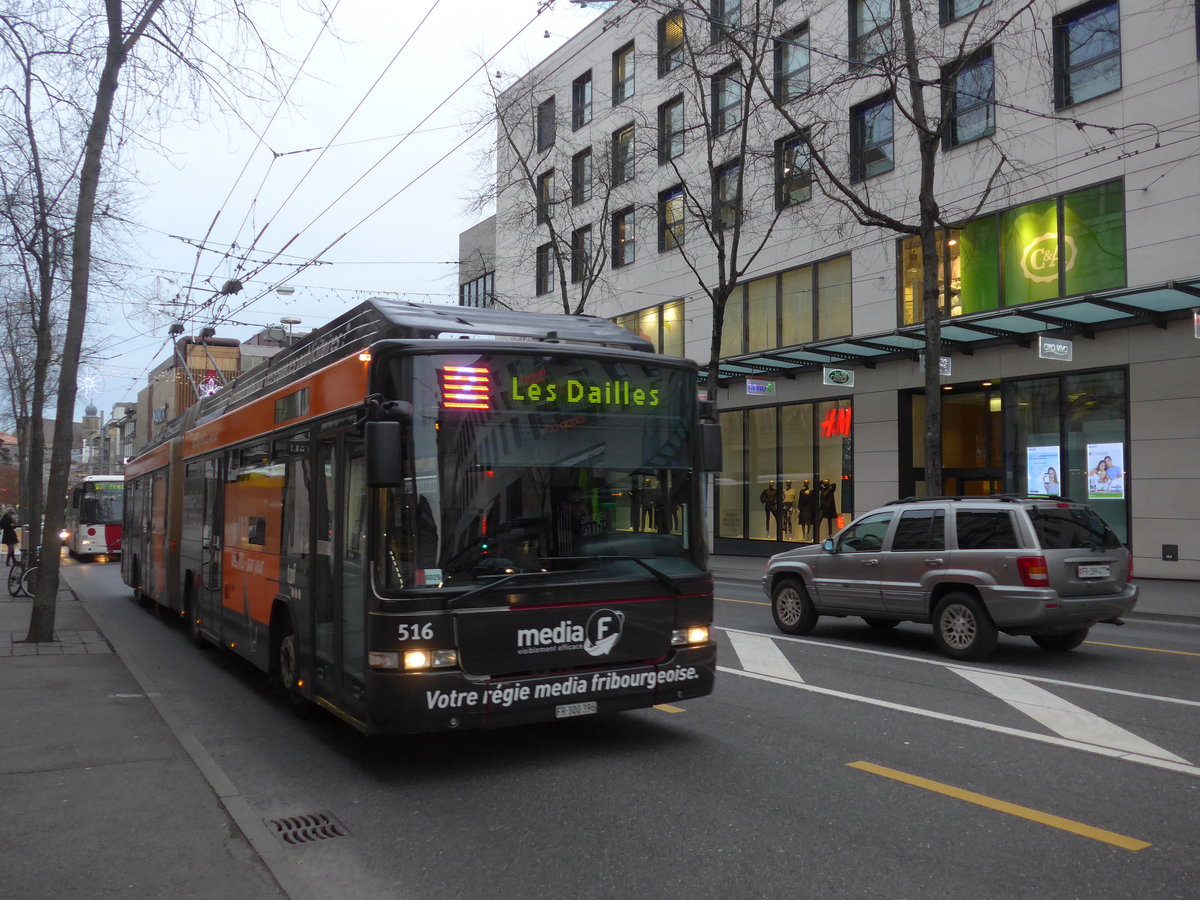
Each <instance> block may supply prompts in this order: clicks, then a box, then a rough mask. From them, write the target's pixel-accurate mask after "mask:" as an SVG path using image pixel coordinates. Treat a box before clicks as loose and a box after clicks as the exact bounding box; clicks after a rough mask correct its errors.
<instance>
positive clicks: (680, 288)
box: [494, 0, 1200, 579]
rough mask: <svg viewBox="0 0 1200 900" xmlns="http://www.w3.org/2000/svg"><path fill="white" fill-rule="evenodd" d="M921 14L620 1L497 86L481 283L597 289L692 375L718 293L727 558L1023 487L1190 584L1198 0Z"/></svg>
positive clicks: (1198, 322)
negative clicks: (934, 405) (931, 410)
mask: <svg viewBox="0 0 1200 900" xmlns="http://www.w3.org/2000/svg"><path fill="white" fill-rule="evenodd" d="M912 7H913V8H914V10H915V13H914V20H913V23H912V24H913V28H912V30H911V31H912V34H913V35H914V39H913V40H912V41H911V42H906V41H905V39H904V33H905V29H904V28H903V27H902V26H903V25H904V23H903V22H902V21H901V20H900V18H899V13H900V4H899V3H896V2H889V0H840V2H833V3H822V4H815V3H809V2H804V0H782V2H773V0H759V2H735V0H724V2H720V0H717V2H710V0H703V2H695V0H682V2H680V3H679V4H674V3H647V2H638V3H635V2H631V0H630V2H618V3H616V4H614V5H613V6H612V7H611V8H609V9H608V10H607V11H606V12H605V13H604V14H603V15H601V16H599V17H598V18H597V19H596V20H595V21H594V22H593V23H592V24H590V25H589V26H588V27H587V28H585V29H584V30H583V31H582V32H580V33H579V34H578V35H576V36H575V37H574V38H572V39H571V40H570V41H568V42H567V43H566V44H565V45H564V46H563V47H562V48H561V49H560V50H558V51H557V52H556V53H554V54H553V55H552V56H550V57H549V58H548V59H546V60H545V61H543V62H542V63H541V64H539V65H538V66H537V67H535V68H534V69H533V70H532V71H530V72H529V73H527V74H526V75H524V76H523V77H522V78H520V79H519V80H516V81H514V83H512V84H511V86H509V87H508V88H507V90H506V91H505V92H504V93H503V94H502V95H501V98H500V103H499V108H498V112H499V115H500V126H499V129H498V142H497V170H498V180H497V187H498V195H497V207H496V218H495V233H496V238H495V247H496V249H495V278H494V289H495V294H496V297H497V298H498V299H499V300H500V301H503V302H506V303H508V304H509V305H523V306H534V307H540V308H543V309H555V308H559V309H561V308H562V307H563V304H562V302H561V301H562V298H563V297H564V296H566V297H568V298H569V299H571V300H578V299H580V298H585V299H586V305H585V310H586V311H587V312H589V313H591V314H594V315H602V316H607V317H612V318H614V319H616V320H617V321H619V322H621V323H622V324H625V325H627V326H628V327H632V328H634V329H636V330H638V331H641V332H642V333H644V334H646V335H647V336H648V337H650V338H651V339H652V340H654V341H655V342H656V344H657V345H658V346H659V348H660V349H662V350H663V351H664V352H670V353H677V354H681V355H686V356H689V357H691V358H693V359H696V360H698V361H700V362H701V364H702V365H705V366H707V364H708V361H709V359H710V344H711V335H712V332H713V310H714V295H715V296H717V297H718V299H720V298H721V297H723V296H727V297H728V300H727V302H726V304H725V307H724V317H723V318H724V321H723V332H722V334H723V337H722V340H721V344H720V365H719V368H718V370H717V371H716V372H714V373H710V374H712V376H713V377H715V378H716V380H717V385H718V391H717V398H718V403H719V408H720V410H721V413H720V415H721V422H722V426H723V434H724V440H725V463H726V469H725V471H724V472H723V473H721V475H720V477H719V478H718V479H717V483H716V488H715V490H714V492H713V493H714V497H713V502H714V509H713V520H712V524H713V532H714V534H713V539H714V546H715V548H716V549H717V550H718V551H719V552H732V553H748V554H758V553H761V554H765V553H768V552H773V551H775V550H777V549H778V548H779V547H781V546H785V545H788V544H791V543H795V542H798V541H803V540H811V539H814V538H817V537H824V536H825V535H827V534H828V533H829V531H830V529H832V528H836V527H837V526H838V525H839V524H841V523H844V522H846V521H848V520H849V519H850V518H851V517H852V516H853V515H854V514H855V513H856V512H862V511H864V510H866V509H869V508H872V507H874V506H877V505H880V504H882V503H884V502H887V501H888V500H892V499H895V498H896V497H902V496H907V495H913V494H925V493H942V494H951V495H960V494H961V495H971V494H990V493H999V492H1028V493H1034V494H1046V495H1054V494H1061V495H1067V496H1070V497H1072V498H1077V499H1086V500H1088V501H1089V502H1091V503H1093V504H1094V505H1095V507H1096V508H1097V509H1098V510H1099V511H1100V512H1101V513H1102V514H1103V515H1104V517H1105V518H1106V519H1107V521H1108V522H1109V523H1110V524H1111V525H1112V527H1113V528H1114V529H1115V530H1116V531H1117V533H1118V534H1119V535H1120V536H1121V537H1122V538H1123V539H1124V540H1126V541H1127V542H1128V543H1129V545H1130V546H1131V548H1132V549H1133V552H1134V556H1135V565H1136V570H1137V572H1138V574H1139V575H1141V576H1150V577H1164V578H1184V579H1200V502H1198V500H1200V469H1198V468H1197V466H1196V465H1195V464H1194V462H1193V460H1194V459H1196V458H1200V378H1198V377H1197V376H1200V314H1197V313H1195V312H1194V310H1195V309H1197V308H1200V162H1198V161H1197V160H1198V159H1200V65H1198V55H1200V5H1197V4H1194V3H1182V4H1181V3H1179V2H1178V0H1141V2H1138V3H1134V2H1132V0H1099V2H1087V3H1082V4H1079V3H1074V2H1070V0H1057V2H1051V0H1044V2H1043V0H1035V2H1024V3H1021V2H1013V0H992V2H990V3H988V2H981V0H936V2H923V0H912ZM906 50H911V51H912V55H911V60H912V62H913V64H914V65H915V66H916V67H917V70H918V71H919V73H920V80H921V83H922V85H923V90H922V92H921V93H922V97H923V99H924V100H925V102H926V103H927V104H929V110H928V111H927V120H926V121H928V122H931V123H932V124H933V126H934V131H933V132H932V136H931V138H930V140H931V141H932V142H933V144H932V145H933V146H934V149H935V151H936V152H935V153H934V154H933V165H934V167H935V168H934V169H933V170H932V176H931V177H932V182H930V183H932V185H933V189H932V190H931V191H928V192H926V194H925V196H926V197H930V196H931V197H932V198H933V199H935V200H936V201H937V204H938V208H939V211H940V215H941V222H942V227H941V228H940V229H939V230H938V232H937V242H938V255H939V256H940V259H939V266H938V269H939V297H940V303H941V307H942V319H941V333H942V337H943V348H942V358H941V360H940V361H939V367H940V370H941V385H940V387H941V391H942V404H943V426H942V448H943V466H944V471H943V483H942V484H941V485H929V484H926V482H925V474H924V459H923V453H924V450H923V447H924V433H925V425H924V408H925V388H924V384H925V379H924V374H923V363H924V355H923V351H924V348H925V342H926V325H925V317H924V315H923V310H922V306H921V274H922V262H921V260H922V257H921V254H920V244H919V239H918V237H917V236H916V235H915V234H913V233H911V232H913V231H914V230H915V225H916V224H917V223H918V222H919V216H918V211H919V202H920V199H921V196H922V195H921V192H920V186H921V183H922V175H923V172H924V173H925V174H926V175H928V174H929V171H930V170H929V169H925V170H923V168H922V155H921V153H920V149H919V145H918V140H919V139H918V129H917V126H916V124H915V123H914V121H913V119H914V115H913V94H912V90H911V86H910V84H909V81H908V79H907V73H908V71H909V70H908V68H907V67H906V62H907V60H906V56H905V51H906ZM906 229H907V231H906ZM731 282H732V284H733V286H732V289H731V290H728V291H725V287H727V286H728V285H729V284H730V283H731Z"/></svg>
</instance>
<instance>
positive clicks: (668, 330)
mask: <svg viewBox="0 0 1200 900" xmlns="http://www.w3.org/2000/svg"><path fill="white" fill-rule="evenodd" d="M613 321H615V322H616V323H617V324H618V325H620V326H621V327H622V328H624V329H626V330H628V331H632V332H633V333H634V334H637V335H640V336H642V337H644V338H645V339H646V340H648V341H650V343H652V344H653V345H654V349H655V350H657V351H658V352H659V353H664V354H666V355H667V356H683V301H682V300H672V301H671V302H670V303H660V304H658V305H657V306H651V307H648V308H647V309H639V310H636V311H635V312H629V313H624V314H623V315H620V316H617V317H616V319H614V320H613Z"/></svg>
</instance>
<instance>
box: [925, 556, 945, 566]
mask: <svg viewBox="0 0 1200 900" xmlns="http://www.w3.org/2000/svg"><path fill="white" fill-rule="evenodd" d="M944 562H945V560H944V559H942V558H941V557H940V556H935V557H932V558H930V559H927V560H925V565H927V566H940V565H941V564H942V563H944Z"/></svg>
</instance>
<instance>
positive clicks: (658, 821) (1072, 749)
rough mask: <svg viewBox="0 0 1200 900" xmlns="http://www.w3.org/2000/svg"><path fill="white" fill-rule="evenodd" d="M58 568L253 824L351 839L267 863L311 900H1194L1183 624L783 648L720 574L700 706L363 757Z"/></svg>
mask: <svg viewBox="0 0 1200 900" xmlns="http://www.w3.org/2000/svg"><path fill="white" fill-rule="evenodd" d="M67 566H68V568H67V569H66V570H65V574H66V576H67V578H68V581H69V582H70V583H71V585H72V586H73V587H74V588H75V590H76V592H77V593H78V594H79V595H80V596H81V598H82V599H84V600H85V602H87V603H88V604H89V607H90V608H92V609H94V610H95V612H96V614H97V616H98V617H99V618H100V619H101V622H102V626H103V627H104V628H105V629H106V631H108V632H109V633H110V636H111V637H115V638H116V639H117V640H118V641H119V644H120V646H121V647H122V650H123V652H125V653H126V654H129V655H131V656H132V657H133V658H134V660H135V663H136V665H137V666H139V667H140V669H141V671H142V672H143V673H144V675H145V677H147V678H148V679H149V680H150V681H151V682H153V684H154V686H156V687H157V689H158V690H159V691H161V693H162V695H163V697H164V699H165V701H166V702H167V703H168V704H170V707H171V709H172V710H173V711H174V713H175V715H176V717H177V718H178V721H179V723H180V727H181V728H183V729H184V730H186V731H187V732H188V734H190V735H191V736H192V737H194V738H195V740H196V741H198V742H199V744H200V745H201V746H202V747H203V748H204V750H205V751H207V753H208V755H209V756H210V757H211V759H212V760H214V761H215V763H216V764H217V765H218V766H219V767H220V770H221V772H223V774H224V776H226V777H228V778H229V779H230V780H231V781H232V782H233V783H234V784H235V785H236V786H237V788H238V789H239V790H240V791H241V793H242V795H243V796H244V797H245V798H246V799H247V801H248V802H249V804H250V806H251V808H252V810H253V812H254V814H255V815H257V816H258V817H260V818H262V819H267V820H270V819H278V818H283V817H287V816H294V815H300V814H306V813H315V812H322V811H325V812H329V813H332V814H333V815H334V816H336V817H337V819H338V820H340V822H341V823H343V824H344V825H345V827H346V828H347V829H348V831H349V834H348V835H347V836H345V837H341V838H336V839H333V840H328V841H322V842H317V843H312V844H308V845H305V846H302V847H296V848H291V849H288V850H287V851H285V856H284V862H283V863H282V864H283V865H286V866H293V867H295V868H294V870H293V872H292V873H291V876H292V877H295V876H296V873H299V877H300V878H302V879H303V881H304V882H305V883H306V884H307V885H308V886H310V887H311V890H312V895H313V896H317V897H335V896H336V897H347V898H350V897H364V898H368V897H369V898H372V900H377V898H379V897H381V896H383V897H397V898H401V897H419V898H442V897H446V898H464V897H468V898H474V897H481V898H483V897H486V898H508V897H512V898H522V900H526V898H531V897H571V898H608V897H612V898H630V897H638V898H643V897H645V898H653V897H687V898H708V897H712V898H742V897H789V898H792V897H797V896H799V897H837V896H842V897H856V898H857V897H921V898H937V897H955V898H961V897H972V898H990V897H1017V896H1035V895H1036V896H1038V897H1083V896H1086V897H1130V896H1153V897H1156V898H1169V897H1180V898H1183V897H1194V896H1196V875H1197V868H1196V867H1197V859H1200V623H1167V622H1155V621H1146V620H1140V621H1135V620H1130V623H1129V624H1128V625H1126V626H1125V627H1124V628H1115V627H1098V628H1097V629H1095V630H1093V632H1092V635H1091V639H1090V641H1089V642H1088V643H1086V644H1084V645H1083V646H1082V647H1081V648H1079V649H1077V650H1074V651H1071V652H1069V653H1050V652H1047V651H1044V650H1041V649H1039V648H1037V647H1036V646H1035V645H1034V644H1033V643H1032V641H1030V640H1029V639H1028V638H1007V637H1001V640H1000V644H999V646H998V648H997V650H996V653H995V654H994V655H993V656H992V657H991V658H990V659H988V660H987V661H986V662H985V663H980V664H954V665H951V664H949V663H948V662H947V661H946V660H944V659H943V658H942V657H940V656H938V655H937V653H936V651H935V650H934V647H933V642H932V638H931V636H930V634H929V629H928V627H925V626H917V625H911V624H904V625H901V626H900V627H898V628H896V629H894V630H891V631H885V632H880V631H875V630H872V629H870V628H868V627H866V626H865V625H864V624H863V623H862V622H861V621H860V620H856V619H844V620H822V621H821V624H819V625H818V627H817V629H816V631H815V632H814V633H813V634H812V635H811V636H809V637H806V638H800V639H797V638H790V637H787V636H785V635H782V634H780V633H779V632H778V631H776V629H775V628H774V625H773V624H772V622H771V618H770V610H769V607H768V606H767V605H766V598H765V597H763V596H762V595H761V594H760V593H759V592H758V591H757V590H756V589H755V588H754V587H752V586H750V585H746V584H738V583H733V582H729V583H718V589H717V595H718V597H719V598H721V599H720V600H719V601H718V603H717V614H716V619H717V622H716V624H717V626H718V628H717V629H716V636H717V640H718V641H719V643H720V648H719V654H720V657H719V660H720V665H721V671H720V673H719V676H718V683H717V690H716V692H715V693H714V694H713V695H712V696H710V697H706V698H701V699H697V700H692V701H688V702H687V703H685V704H684V707H685V708H684V709H682V710H681V711H668V710H662V709H652V710H645V711H639V712H634V713H624V714H621V715H618V716H614V717H604V718H596V719H580V720H571V721H567V722H562V723H555V724H553V725H548V726H537V727H531V728H522V729H509V730H501V731H497V732H488V733H479V732H474V733H461V734H453V735H436V736H425V737H419V738H404V739H395V740H378V739H375V740H366V739H364V738H362V737H361V736H360V735H358V734H357V733H356V732H354V731H353V730H351V729H350V728H349V727H347V726H345V725H343V724H342V723H340V722H338V721H335V720H334V719H332V718H330V717H324V716H322V717H319V718H317V719H315V720H313V721H308V722H305V721H301V720H299V719H297V718H295V717H294V716H292V715H291V713H290V712H289V711H288V709H287V706H286V703H285V702H284V701H283V699H282V698H281V697H279V696H277V695H275V694H274V693H273V692H272V691H271V690H270V689H268V688H267V687H266V685H265V677H264V676H263V675H262V674H261V673H259V672H258V671H256V670H254V669H253V668H251V667H249V666H248V665H246V664H245V663H243V662H241V661H240V660H238V659H236V658H234V657H233V656H232V655H230V654H226V653H221V652H219V651H217V650H210V651H207V652H206V651H201V650H197V649H195V648H193V647H192V646H191V645H190V643H189V641H188V639H187V636H186V634H185V633H184V631H183V629H182V628H180V627H178V626H177V625H175V624H174V623H170V622H165V621H162V620H160V619H159V618H158V617H156V616H155V615H154V614H153V613H151V612H148V611H147V610H144V609H140V608H139V607H138V606H137V605H136V604H135V603H134V602H133V601H132V599H131V595H130V592H129V590H128V589H127V588H125V587H124V586H123V585H121V583H120V577H119V569H118V566H116V565H113V564H108V565H96V564H81V565H71V564H67ZM163 864H164V865H170V860H169V859H164V860H163ZM277 864H278V863H277ZM227 900H234V898H233V897H228V898H227Z"/></svg>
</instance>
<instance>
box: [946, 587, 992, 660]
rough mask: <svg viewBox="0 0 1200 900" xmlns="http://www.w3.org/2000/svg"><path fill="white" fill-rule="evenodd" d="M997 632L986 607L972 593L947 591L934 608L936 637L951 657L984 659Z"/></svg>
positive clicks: (990, 650)
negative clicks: (948, 592)
mask: <svg viewBox="0 0 1200 900" xmlns="http://www.w3.org/2000/svg"><path fill="white" fill-rule="evenodd" d="M998 636H999V635H998V632H997V631H996V626H995V625H993V624H992V620H991V618H989V616H988V614H987V610H985V609H984V608H983V604H982V603H980V602H979V600H978V598H976V597H973V596H971V595H970V594H967V593H963V592H959V591H956V592H954V593H950V594H947V595H946V596H945V597H943V598H942V600H941V602H940V603H938V605H937V608H936V609H935V610H934V611H933V639H934V641H935V642H936V643H937V646H938V650H940V651H941V652H942V653H943V654H944V655H946V656H949V657H950V658H951V659H983V658H984V657H985V656H987V655H988V654H989V653H991V652H992V650H993V649H994V648H995V646H996V639H997V637H998Z"/></svg>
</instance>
